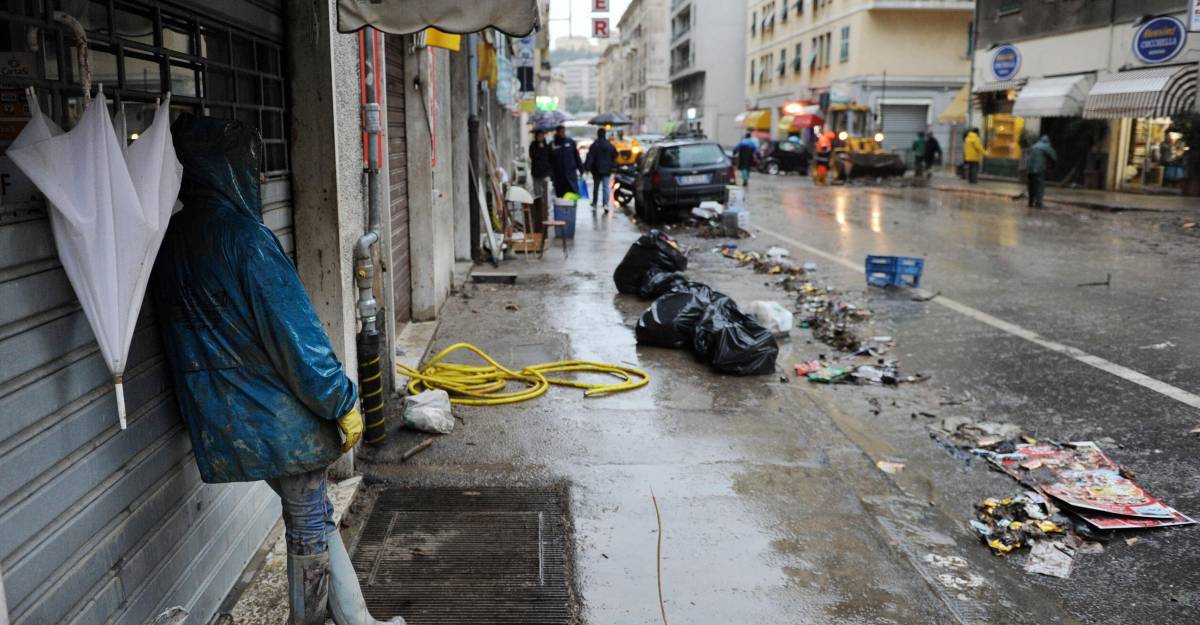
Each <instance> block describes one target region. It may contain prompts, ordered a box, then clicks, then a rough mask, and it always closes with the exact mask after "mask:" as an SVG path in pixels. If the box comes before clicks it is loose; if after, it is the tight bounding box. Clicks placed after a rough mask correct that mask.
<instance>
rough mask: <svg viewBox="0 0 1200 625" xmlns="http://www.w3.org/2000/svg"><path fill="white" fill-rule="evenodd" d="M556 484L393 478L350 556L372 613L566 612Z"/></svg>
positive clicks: (452, 619) (491, 615)
mask: <svg viewBox="0 0 1200 625" xmlns="http://www.w3.org/2000/svg"><path fill="white" fill-rule="evenodd" d="M564 514H565V504H564V502H563V498H562V495H561V494H560V493H559V492H558V491H557V490H555V489H532V488H481V489H467V490H464V489H451V488H432V489H429V488H389V489H386V490H384V491H383V492H381V493H380V494H379V497H378V499H377V500H376V502H375V506H374V509H373V510H372V511H371V516H370V517H369V518H368V519H367V522H366V525H365V526H364V528H363V532H362V535H361V537H360V539H359V542H358V547H357V549H356V550H355V553H354V556H353V558H352V560H353V561H354V569H355V571H357V572H358V578H359V581H360V583H361V584H362V589H363V595H364V596H365V597H366V600H367V606H368V607H370V609H371V613H372V614H373V615H374V616H375V618H378V619H384V618H390V617H393V616H397V615H399V616H403V617H404V618H405V619H406V620H407V621H408V623H409V624H410V625H457V624H462V625H489V624H492V623H495V624H502V623H523V624H528V625H538V624H545V625H552V624H558V623H563V624H566V623H570V622H571V615H572V610H571V601H570V592H569V580H568V576H567V568H568V567H567V554H568V545H567V539H566V527H565V524H564Z"/></svg>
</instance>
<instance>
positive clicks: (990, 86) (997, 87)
mask: <svg viewBox="0 0 1200 625" xmlns="http://www.w3.org/2000/svg"><path fill="white" fill-rule="evenodd" d="M1023 86H1025V79H1024V78H1019V79H1017V80H1001V81H999V82H985V83H980V84H978V85H975V93H998V92H1001V91H1011V90H1013V89H1017V90H1020V88H1021V87H1023Z"/></svg>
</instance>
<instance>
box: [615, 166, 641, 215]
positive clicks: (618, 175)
mask: <svg viewBox="0 0 1200 625" xmlns="http://www.w3.org/2000/svg"><path fill="white" fill-rule="evenodd" d="M636 182H637V167H636V166H635V165H620V166H618V167H617V168H616V169H615V170H613V199H615V200H616V201H617V203H618V204H620V205H621V206H627V205H629V204H630V203H632V202H633V185H634V183H636Z"/></svg>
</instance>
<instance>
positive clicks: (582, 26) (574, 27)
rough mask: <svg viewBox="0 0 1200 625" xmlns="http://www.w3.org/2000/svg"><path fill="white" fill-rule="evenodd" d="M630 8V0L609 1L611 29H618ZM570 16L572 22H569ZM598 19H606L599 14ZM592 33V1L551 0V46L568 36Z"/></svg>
mask: <svg viewBox="0 0 1200 625" xmlns="http://www.w3.org/2000/svg"><path fill="white" fill-rule="evenodd" d="M627 6H629V0H609V2H608V7H609V8H608V22H609V27H610V28H612V29H614V30H615V29H616V27H617V22H618V21H620V20H621V13H623V12H624V11H625V7H627ZM568 15H570V17H571V20H570V22H569V26H568V21H567V16H568ZM596 17H604V15H603V14H597V16H596ZM591 33H592V0H550V45H551V47H553V46H554V40H555V39H558V38H559V37H566V36H567V35H569V34H570V35H575V36H582V35H590V34H591Z"/></svg>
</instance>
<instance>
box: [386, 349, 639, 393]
mask: <svg viewBox="0 0 1200 625" xmlns="http://www.w3.org/2000/svg"><path fill="white" fill-rule="evenodd" d="M459 350H467V351H470V352H473V353H474V354H475V355H477V356H479V357H480V358H482V359H483V360H484V361H486V362H487V363H488V364H486V365H462V364H455V363H443V362H442V360H443V359H444V358H446V357H447V356H449V355H450V354H452V353H454V352H456V351H459ZM396 371H397V372H399V373H400V374H401V375H404V376H408V378H410V379H409V382H408V392H409V393H410V394H414V395H415V394H417V393H420V392H422V391H426V390H430V389H441V390H444V391H446V392H447V393H449V394H450V401H451V402H452V403H455V404H461V405H464V406H499V405H502V404H511V403H515V402H520V401H525V400H529V399H534V398H536V397H541V396H542V395H545V394H546V391H548V390H549V389H550V386H551V385H558V386H570V387H573V388H581V389H584V392H583V395H584V396H585V397H596V396H598V395H607V394H609V393H619V392H621V391H631V390H633V389H636V388H641V387H643V386H645V385H646V384H648V383H649V382H650V376H649V375H646V373H645V372H644V371H640V370H638V369H634V368H633V367H622V366H619V365H610V364H606V363H602V362H589V361H586V360H559V361H557V362H548V363H544V364H540V365H531V366H529V367H525V368H524V369H521V370H520V371H513V370H512V369H509V368H507V367H505V366H504V365H502V364H500V363H498V362H496V361H495V360H494V359H493V358H492V357H491V356H488V355H487V354H485V353H484V352H483V351H482V350H480V349H479V348H478V347H475V346H474V345H471V344H469V343H455V344H454V345H451V346H450V347H447V348H446V349H443V350H442V351H441V352H439V353H438V355H437V356H434V357H433V359H432V360H430V361H429V362H428V363H427V364H426V365H425V367H424V368H423V369H421V370H420V371H417V370H415V369H411V368H409V367H406V366H404V365H401V364H397V365H396ZM568 372H589V373H603V374H607V375H611V376H613V377H615V378H617V379H619V380H621V381H620V382H617V383H615V384H592V383H588V382H578V381H575V380H565V379H561V378H552V377H547V376H549V375H551V374H555V373H568ZM510 383H516V384H521V385H524V388H521V389H518V390H514V391H509V390H506V389H507V387H508V385H509V384H510Z"/></svg>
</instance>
